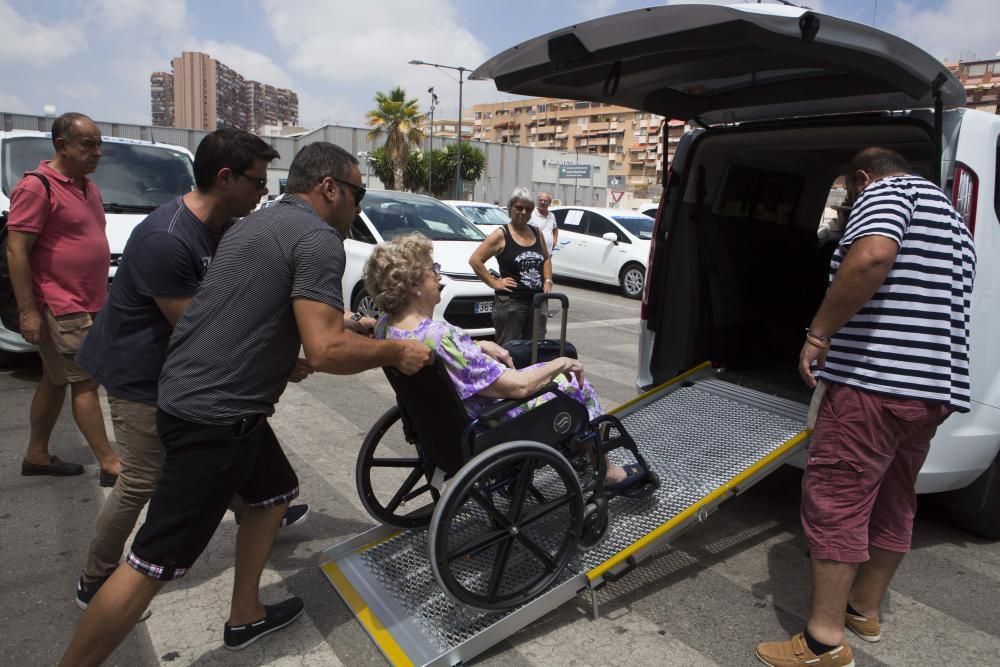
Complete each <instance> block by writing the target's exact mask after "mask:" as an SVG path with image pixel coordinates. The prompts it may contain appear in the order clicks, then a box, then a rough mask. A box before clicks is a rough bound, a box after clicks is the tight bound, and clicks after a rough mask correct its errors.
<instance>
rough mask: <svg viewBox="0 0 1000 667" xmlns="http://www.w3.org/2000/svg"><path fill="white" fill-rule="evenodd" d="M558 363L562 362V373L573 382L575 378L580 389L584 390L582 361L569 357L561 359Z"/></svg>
mask: <svg viewBox="0 0 1000 667" xmlns="http://www.w3.org/2000/svg"><path fill="white" fill-rule="evenodd" d="M557 361H559V362H561V365H562V367H563V370H562V373H563V374H564V375H566V377H568V378H569V379H570V381H571V382H572V381H573V378H574V376H575V377H576V385H577V386H578V387H579V388H580V389H583V364H582V363H581V362H580V360H579V359H571V358H569V357H559V359H558V360H557Z"/></svg>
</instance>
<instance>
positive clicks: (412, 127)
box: [366, 86, 424, 190]
mask: <svg viewBox="0 0 1000 667" xmlns="http://www.w3.org/2000/svg"><path fill="white" fill-rule="evenodd" d="M375 104H376V108H374V109H372V110H371V111H369V112H368V113H367V114H366V117H367V118H368V125H369V126H370V127H371V128H372V129H371V131H369V132H368V140H369V141H374V140H376V139H379V138H382V137H384V138H385V143H384V144H383V146H384V148H385V159H386V160H387V162H388V163H389V165H390V167H391V168H392V174H393V178H392V179H391V182H392V189H394V190H398V189H402V188H403V186H404V182H405V176H404V172H405V170H406V163H407V156H408V154H409V152H410V146H411V145H412V146H419V145H420V144H421V142H422V141H423V140H424V133H423V132H422V131H421V130H420V128H419V127H418V125H419V124H420V123H421V122H422V121H423V120H424V115H423V114H422V113H420V110H419V109H418V108H417V100H416V99H410V100H408V99H406V91H405V90H403V89H402V88H401V87H400V86H396V87H395V88H393V89H392V90H390V91H389V93H388V94H386V93H383V92H381V91H379V92H377V93H375ZM377 173H378V172H376V174H377ZM379 180H382V177H381V176H379ZM382 182H383V183H385V185H386V187H389V181H387V180H382Z"/></svg>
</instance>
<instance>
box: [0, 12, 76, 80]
mask: <svg viewBox="0 0 1000 667" xmlns="http://www.w3.org/2000/svg"><path fill="white" fill-rule="evenodd" d="M85 45H86V40H85V39H84V36H83V31H82V30H81V29H80V28H79V27H78V26H76V25H73V24H71V23H69V22H67V21H60V22H56V23H41V22H38V21H32V20H30V19H27V18H25V17H23V16H21V15H20V14H18V13H17V11H16V10H15V9H14V8H13V7H11V6H10V5H9V4H8V3H7V2H5V1H4V0H0V60H2V61H3V62H4V63H6V64H10V63H21V64H25V65H28V66H42V65H48V64H50V63H52V62H55V61H58V60H62V59H64V58H68V57H69V56H72V55H73V54H75V53H77V52H79V51H80V50H81V49H82V48H83V47H84V46H85Z"/></svg>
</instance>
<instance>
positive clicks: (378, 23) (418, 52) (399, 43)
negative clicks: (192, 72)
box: [263, 0, 496, 119]
mask: <svg viewBox="0 0 1000 667" xmlns="http://www.w3.org/2000/svg"><path fill="white" fill-rule="evenodd" d="M263 5H264V11H265V15H266V19H267V21H268V23H269V25H270V27H271V30H272V32H273V34H274V36H275V39H276V40H277V41H278V43H279V44H280V45H281V46H282V47H283V48H284V49H285V50H286V52H287V54H288V67H289V69H290V70H292V71H293V72H295V73H296V74H298V75H300V76H301V77H302V78H306V77H308V78H309V79H313V80H314V81H316V82H327V85H329V84H334V85H336V84H340V85H343V86H345V87H346V86H351V87H352V88H356V87H357V85H358V84H366V83H369V82H370V84H371V88H370V89H369V90H368V91H366V92H364V93H361V94H360V95H358V97H360V99H358V100H357V101H355V102H354V109H355V111H354V112H353V113H352V116H353V117H355V118H359V119H360V118H362V117H363V113H364V111H365V110H366V109H367V108H369V107H370V106H371V105H372V98H373V97H374V95H375V91H376V90H386V89H388V88H390V87H392V86H394V85H401V86H403V88H404V89H406V91H407V93H408V94H409V95H410V96H411V97H417V98H418V99H420V100H421V107H424V106H425V105H426V104H425V103H426V99H425V98H427V97H428V96H427V94H426V92H425V91H426V90H427V88H429V87H431V86H434V88H435V90H436V91H437V94H438V97H439V98H440V99H441V106H440V107H439V113H441V114H443V115H450V116H454V115H455V114H456V113H457V109H458V75H457V73H456V72H453V71H451V70H435V69H434V68H431V67H419V66H414V65H409V64H407V63H408V62H409V61H410V60H415V59H416V60H423V61H425V62H436V63H442V64H446V65H454V66H461V67H468V68H475V67H476V66H478V65H479V64H480V63H482V62H483V61H484V60H485V59H486V57H487V55H488V53H487V49H486V46H485V44H483V42H482V41H480V40H479V39H478V38H476V37H475V36H474V35H473V34H472V33H471V32H469V30H467V29H466V28H465V27H463V26H462V25H461V23H460V20H459V17H458V13H457V11H456V9H455V8H454V7H453V6H452V4H451V3H449V2H447V0H425V2H420V3H415V2H410V1H409V0H389V1H386V2H367V3H355V4H350V5H348V4H346V3H329V2H325V1H324V0H302V1H301V2H299V3H298V4H297V5H296V10H295V12H289V11H288V8H287V4H286V3H283V2H281V1H280V0H263ZM302 16H308V17H310V20H309V21H303V20H301V17H302ZM466 76H467V75H466ZM352 84H354V85H353V86H352ZM464 93H465V96H464V99H463V106H465V107H466V108H468V107H469V106H471V105H472V104H474V103H476V102H478V101H481V100H483V99H484V98H488V99H492V98H493V97H494V96H495V95H496V90H495V87H494V86H493V84H492V83H481V82H473V83H471V84H470V85H468V86H465V88H464ZM352 97H355V95H352ZM324 115H325V114H324Z"/></svg>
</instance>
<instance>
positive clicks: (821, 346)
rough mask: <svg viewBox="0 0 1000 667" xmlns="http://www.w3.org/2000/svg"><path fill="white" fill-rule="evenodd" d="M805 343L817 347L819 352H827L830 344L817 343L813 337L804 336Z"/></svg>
mask: <svg viewBox="0 0 1000 667" xmlns="http://www.w3.org/2000/svg"><path fill="white" fill-rule="evenodd" d="M806 342H807V343H809V344H810V345H812V346H813V347H818V348H819V349H821V350H828V349H830V344H829V343H824V342H822V341H819V340H817V339H816V338H815V337H813V336H810V335H806Z"/></svg>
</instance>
